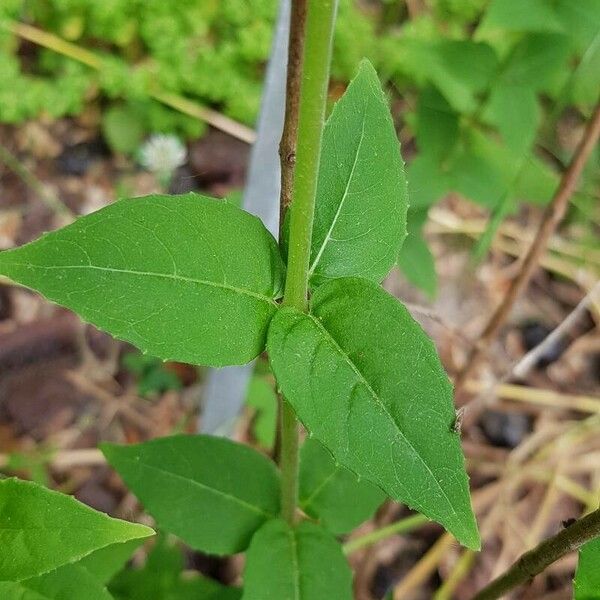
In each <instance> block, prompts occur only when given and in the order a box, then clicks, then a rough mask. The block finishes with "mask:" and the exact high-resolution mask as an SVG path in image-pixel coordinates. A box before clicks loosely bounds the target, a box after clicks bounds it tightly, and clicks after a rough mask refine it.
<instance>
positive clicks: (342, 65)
mask: <svg viewBox="0 0 600 600" xmlns="http://www.w3.org/2000/svg"><path fill="white" fill-rule="evenodd" d="M409 6H410V7H412V10H409ZM415 7H416V10H415ZM276 10H277V2H276V1H275V0H202V1H201V2H199V1H198V0H179V1H178V2H177V3H176V4H173V3H169V2H164V0H3V1H2V2H0V25H1V23H2V20H3V19H13V20H20V21H24V22H30V23H32V24H34V25H36V26H38V27H40V28H42V29H44V30H47V31H50V32H53V33H55V34H57V35H59V36H61V37H63V38H65V39H67V40H69V41H72V42H74V43H77V44H79V45H81V46H82V47H84V48H87V49H91V50H93V51H94V52H96V53H97V54H98V55H99V56H101V57H102V58H103V61H104V68H103V69H102V71H101V72H100V73H97V72H95V71H93V70H91V69H89V68H88V67H86V66H84V65H82V64H79V63H77V62H75V61H73V60H72V59H69V58H66V57H64V56H61V55H59V54H56V53H54V52H51V51H49V50H44V49H39V48H36V47H34V46H33V45H31V44H27V43H22V42H21V41H20V40H18V39H17V38H16V37H15V36H14V35H12V34H10V33H8V32H7V31H6V30H5V29H2V27H0V81H2V83H3V85H2V86H0V122H8V123H19V122H22V121H24V120H26V119H29V118H34V117H37V116H39V115H40V114H47V115H50V116H51V117H60V116H64V115H74V114H78V113H80V112H81V111H82V110H83V108H84V104H85V103H86V102H89V101H90V100H91V101H94V100H95V101H97V102H102V103H103V105H105V104H106V102H110V103H111V104H112V106H113V107H115V108H118V110H114V109H113V110H110V111H109V112H107V109H106V106H104V113H105V120H104V130H105V132H106V133H107V137H108V138H109V141H112V143H113V145H114V146H115V148H116V149H119V150H122V151H126V152H128V151H131V148H132V147H133V146H134V145H135V144H136V143H137V140H138V139H139V138H140V136H142V135H143V134H145V133H148V132H169V133H175V134H178V135H181V136H183V137H193V136H198V135H200V134H201V133H202V129H203V125H202V124H201V123H200V122H198V121H197V120H194V119H191V118H190V117H187V116H185V115H181V114H179V113H177V112H175V111H173V110H171V109H169V108H167V107H164V106H163V105H161V104H159V103H158V102H156V101H154V100H152V99H150V98H149V97H148V90H149V89H151V86H155V85H156V86H159V87H160V88H161V89H163V90H165V91H168V92H173V93H178V94H181V95H183V96H185V97H188V98H192V99H196V100H199V101H201V102H203V103H206V104H210V105H212V106H214V107H216V108H217V109H218V110H220V111H222V112H223V113H225V114H227V115H228V116H230V117H233V118H235V119H238V120H240V121H242V122H245V123H248V124H252V123H253V121H254V119H255V117H256V114H257V111H258V106H259V102H260V93H261V82H262V77H263V74H264V64H265V62H266V60H267V58H268V56H269V52H270V42H271V34H272V27H273V22H274V19H275V16H276ZM365 56H366V57H368V58H369V59H370V60H371V61H372V62H373V63H374V65H375V66H376V68H377V69H378V71H379V73H380V74H381V76H382V78H383V79H384V80H385V81H386V82H387V83H388V84H389V89H390V91H391V92H392V94H393V95H394V96H395V98H396V99H397V100H398V101H399V102H400V103H401V105H400V112H401V115H402V118H403V119H404V120H405V121H406V124H407V125H408V136H409V137H412V136H413V135H414V138H415V140H416V149H417V155H416V158H414V159H412V160H410V165H409V168H408V177H409V183H410V192H411V204H412V212H413V214H412V215H411V219H410V220H411V222H412V224H413V229H412V231H411V232H410V235H412V236H413V238H414V239H412V240H411V239H409V241H408V243H407V244H406V245H405V246H404V250H403V253H404V254H403V255H402V256H401V257H400V260H399V262H400V264H401V265H402V267H403V269H404V270H405V273H406V274H407V276H408V278H409V279H410V280H411V281H412V282H413V283H415V284H416V285H419V286H421V287H422V288H423V289H424V290H426V292H427V293H428V294H430V295H432V294H434V293H435V267H434V264H433V259H432V257H431V254H430V253H429V251H428V250H427V247H426V246H425V244H424V242H423V238H422V235H421V228H422V225H423V223H424V222H425V220H426V215H427V209H428V208H429V207H430V206H431V205H432V204H434V203H435V202H436V201H437V200H438V199H440V198H441V197H443V196H445V195H446V194H447V193H448V192H456V193H458V194H460V195H462V196H464V197H466V198H468V199H470V200H472V201H473V202H476V203H478V204H481V205H483V206H484V207H486V208H488V209H489V210H490V211H491V213H492V219H491V220H490V230H489V231H488V232H487V235H486V236H484V241H483V242H482V243H481V245H480V248H479V251H480V253H483V252H485V250H486V244H487V243H489V240H491V238H492V234H493V230H494V228H495V227H497V226H498V225H499V224H500V222H501V221H502V219H503V218H504V216H506V215H507V214H510V213H511V212H513V211H514V210H515V209H516V208H517V207H518V206H519V205H520V204H521V203H523V202H529V203H537V204H543V203H546V202H547V201H548V200H549V199H550V197H551V196H552V193H553V191H554V189H555V187H556V185H557V184H558V179H559V175H558V172H557V169H556V166H560V165H564V164H565V163H566V162H567V161H568V159H569V157H570V153H571V152H572V148H571V149H565V147H564V146H561V145H560V144H557V143H556V140H555V136H554V133H553V132H554V131H555V129H556V127H555V126H556V123H557V121H558V118H559V117H560V115H561V114H563V112H564V109H565V108H567V107H574V108H575V114H577V115H579V116H580V117H581V119H584V118H585V117H587V116H589V114H590V112H591V109H592V107H593V104H594V103H595V102H596V101H597V98H598V92H599V90H600V2H599V1H598V0H527V2H524V1H523V0H411V2H404V1H403V0H371V1H369V2H367V1H366V0H340V9H339V18H338V23H337V31H336V37H335V52H334V64H333V77H334V79H335V80H336V81H338V82H341V83H344V82H346V81H348V80H349V79H350V78H351V76H352V75H353V73H354V71H355V68H356V66H357V64H358V62H359V61H360V59H361V58H363V57H365ZM123 115H135V118H133V119H126V120H127V121H128V122H132V123H133V124H134V131H133V134H132V135H129V133H128V134H127V135H120V132H119V131H118V130H119V123H120V122H122V121H123ZM405 131H407V130H406V129H404V130H403V134H404V133H405ZM540 148H543V154H545V155H546V156H550V157H551V160H550V161H548V160H542V159H541V158H540V152H539V150H540ZM410 154H412V152H406V150H405V155H409V158H412V157H410ZM552 163H554V165H553V164H552ZM597 166H598V156H597V155H596V157H595V159H594V161H593V165H592V167H590V168H588V170H587V176H586V179H585V181H584V186H583V189H582V192H581V193H580V194H579V196H578V197H577V198H575V199H574V204H575V205H576V206H588V205H589V198H590V196H593V193H594V192H593V190H594V186H595V185H597V183H598V172H599V170H598V168H597Z"/></svg>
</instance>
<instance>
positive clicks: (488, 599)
mask: <svg viewBox="0 0 600 600" xmlns="http://www.w3.org/2000/svg"><path fill="white" fill-rule="evenodd" d="M599 536H600V508H599V509H598V510H595V511H594V512H592V513H590V514H589V515H587V516H585V517H582V518H581V519H578V520H577V521H575V523H573V524H572V525H569V526H568V527H566V528H565V529H563V530H562V531H559V532H558V533H557V534H556V535H555V536H553V537H551V538H548V539H547V540H544V541H543V542H542V543H541V544H539V545H538V546H536V547H535V548H533V549H532V550H529V552H525V554H523V555H522V556H521V558H519V560H517V562H516V563H514V564H513V565H512V567H510V568H509V569H508V571H506V572H505V573H503V574H502V575H500V576H499V577H498V578H497V579H494V581H492V582H491V583H490V584H488V585H487V586H486V587H484V588H483V589H482V590H481V591H479V592H478V593H477V594H475V596H473V600H497V599H498V598H502V597H503V596H504V595H505V594H507V593H508V592H510V591H511V590H513V589H514V588H516V587H517V586H519V585H522V584H523V583H526V582H527V581H529V580H530V579H533V578H534V577H535V576H536V575H538V574H539V573H541V572H542V571H544V570H545V569H546V568H547V567H549V566H550V565H551V564H552V563H553V562H556V561H557V560H558V559H559V558H562V557H563V556H564V555H565V554H568V553H569V552H572V551H573V550H577V549H578V548H579V547H580V546H582V545H583V544H585V543H586V542H589V541H590V540H592V539H594V538H596V537H599Z"/></svg>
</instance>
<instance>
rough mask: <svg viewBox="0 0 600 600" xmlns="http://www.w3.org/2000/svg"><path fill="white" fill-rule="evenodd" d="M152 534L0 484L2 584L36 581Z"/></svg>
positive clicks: (23, 484)
mask: <svg viewBox="0 0 600 600" xmlns="http://www.w3.org/2000/svg"><path fill="white" fill-rule="evenodd" d="M153 533H154V532H153V531H152V529H150V528H149V527H146V526H144V525H138V524H136V523H128V522H126V521H119V520H118V519H112V518H111V517H109V516H107V515H105V514H104V513H100V512H97V511H95V510H93V509H91V508H90V507H89V506H85V504H81V503H80V502H78V501H77V500H75V498H72V497H71V496H66V495H64V494H59V493H58V492H54V491H51V490H49V489H46V488H44V487H42V486H40V485H37V484H35V483H32V482H29V481H21V480H19V479H5V480H3V481H0V548H2V552H0V581H20V580H23V579H28V578H31V577H35V576H37V575H41V574H43V573H47V572H49V571H52V570H54V569H56V568H58V567H60V566H62V565H67V564H70V563H73V562H76V561H78V560H80V559H82V558H83V557H85V556H88V555H90V554H91V553H92V552H95V551H96V550H100V549H102V548H106V547H107V546H112V545H117V544H122V543H124V542H128V541H129V540H133V539H141V538H147V537H149V536H151V535H153Z"/></svg>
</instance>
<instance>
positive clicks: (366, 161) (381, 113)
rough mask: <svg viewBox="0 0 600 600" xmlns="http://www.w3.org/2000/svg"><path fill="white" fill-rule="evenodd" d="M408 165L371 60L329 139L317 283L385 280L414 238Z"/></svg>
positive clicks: (318, 215) (335, 116)
mask: <svg viewBox="0 0 600 600" xmlns="http://www.w3.org/2000/svg"><path fill="white" fill-rule="evenodd" d="M407 207H408V200H407V191H406V178H405V175H404V164H403V162H402V157H401V156H400V145H399V142H398V137H397V135H396V131H395V129H394V124H393V122H392V117H391V115H390V111H389V108H388V104H387V100H386V98H385V95H384V93H383V91H382V89H381V85H380V83H379V79H378V77H377V73H376V72H375V70H374V69H373V67H372V65H371V64H370V63H369V62H368V61H363V63H362V64H361V66H360V70H359V72H358V75H357V76H356V77H355V78H354V80H353V81H352V83H351V84H350V86H349V87H348V89H347V90H346V93H345V94H344V95H343V96H342V98H341V100H340V101H339V102H338V103H337V104H336V105H335V107H334V109H333V112H332V113H331V116H330V117H329V120H328V121H327V124H326V125H325V130H324V132H323V151H322V160H321V165H320V168H319V181H318V187H317V204H316V208H315V220H314V228H313V237H312V249H311V259H310V274H311V280H312V283H313V284H315V285H317V284H319V283H320V282H323V281H326V280H328V279H333V278H336V277H344V276H349V275H355V276H361V277H365V278H367V279H372V280H374V281H381V280H382V279H383V278H384V277H385V276H386V275H387V274H388V272H389V270H390V269H391V268H392V266H393V264H394V261H395V259H396V256H397V255H398V251H399V250H400V247H401V245H402V241H403V239H404V237H405V235H406V210H407Z"/></svg>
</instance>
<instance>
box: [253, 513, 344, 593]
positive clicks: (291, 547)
mask: <svg viewBox="0 0 600 600" xmlns="http://www.w3.org/2000/svg"><path fill="white" fill-rule="evenodd" d="M334 598H335V600H351V599H352V573H351V572H350V567H349V566H348V563H347V562H346V559H345V558H344V555H343V554H342V548H341V546H340V545H339V544H338V542H337V541H336V540H335V539H334V538H333V537H332V536H331V534H330V533H328V532H327V531H325V530H324V529H323V528H321V527H319V526H318V525H315V524H313V523H310V522H308V521H303V522H302V523H300V524H299V525H298V526H297V527H296V528H295V529H292V528H290V526H289V525H288V524H287V523H285V522H284V521H282V520H281V519H276V520H273V521H271V522H269V523H267V524H266V525H264V526H263V527H262V529H260V530H259V531H258V532H257V533H256V535H255V536H254V538H253V539H252V543H251V544H250V548H249V550H248V555H247V561H246V569H245V571H244V594H243V596H242V600H333V599H334Z"/></svg>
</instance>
